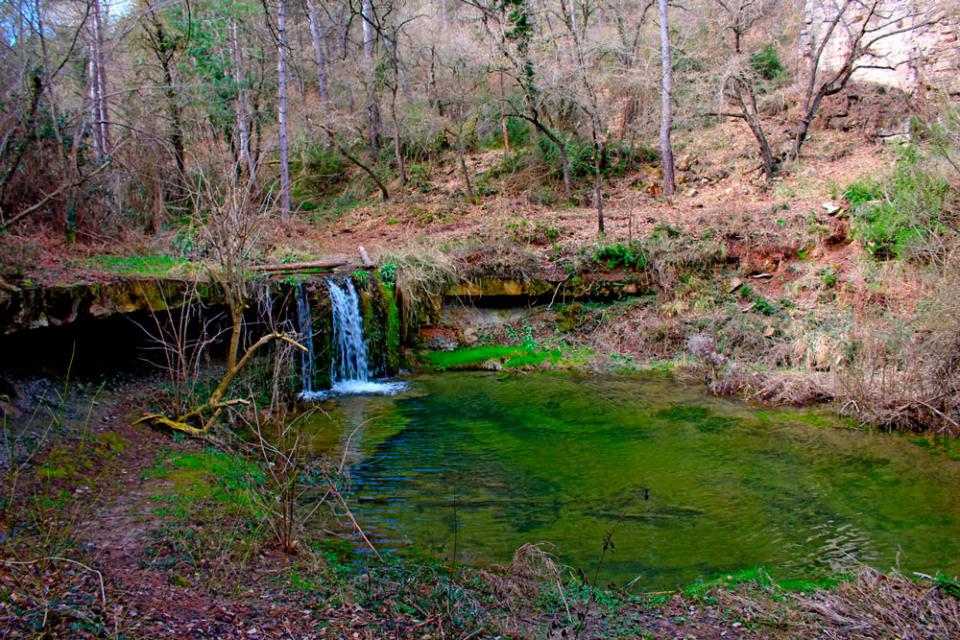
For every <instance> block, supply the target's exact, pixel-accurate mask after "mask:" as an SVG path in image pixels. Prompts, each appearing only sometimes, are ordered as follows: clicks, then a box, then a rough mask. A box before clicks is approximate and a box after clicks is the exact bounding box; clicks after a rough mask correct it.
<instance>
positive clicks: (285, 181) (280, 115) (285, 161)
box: [277, 0, 291, 220]
mask: <svg viewBox="0 0 960 640" xmlns="http://www.w3.org/2000/svg"><path fill="white" fill-rule="evenodd" d="M277 124H278V125H279V133H278V136H279V138H280V140H279V142H280V215H281V216H282V217H283V219H284V220H286V219H288V218H289V217H290V209H291V203H290V159H289V152H288V150H287V0H277Z"/></svg>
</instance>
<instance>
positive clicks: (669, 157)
mask: <svg viewBox="0 0 960 640" xmlns="http://www.w3.org/2000/svg"><path fill="white" fill-rule="evenodd" d="M659 4H660V64H661V67H662V71H661V77H662V83H661V90H660V162H661V164H662V166H663V192H664V193H665V194H666V195H668V196H672V195H673V193H674V191H675V190H676V188H677V187H676V181H675V180H674V177H673V145H672V144H671V143H670V131H671V129H672V128H673V105H672V103H671V95H672V94H673V57H672V56H671V55H670V26H669V22H668V15H667V0H659Z"/></svg>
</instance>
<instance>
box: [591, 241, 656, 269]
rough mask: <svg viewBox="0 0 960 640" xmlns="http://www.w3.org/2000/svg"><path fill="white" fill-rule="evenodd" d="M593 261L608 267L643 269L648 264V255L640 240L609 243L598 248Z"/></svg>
mask: <svg viewBox="0 0 960 640" xmlns="http://www.w3.org/2000/svg"><path fill="white" fill-rule="evenodd" d="M593 261H594V262H596V263H597V264H601V265H603V266H605V267H606V268H607V269H617V268H623V269H637V270H640V269H643V268H645V267H646V266H647V257H646V254H645V253H644V251H643V245H642V244H641V243H640V242H632V243H630V244H624V243H622V242H618V243H616V244H608V245H605V246H602V247H600V248H599V249H597V250H596V251H595V252H594V254H593Z"/></svg>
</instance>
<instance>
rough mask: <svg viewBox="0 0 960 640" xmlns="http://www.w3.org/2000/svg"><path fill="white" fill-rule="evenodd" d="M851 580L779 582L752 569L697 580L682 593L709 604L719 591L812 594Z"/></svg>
mask: <svg viewBox="0 0 960 640" xmlns="http://www.w3.org/2000/svg"><path fill="white" fill-rule="evenodd" d="M850 578H851V576H848V575H843V574H839V575H833V576H828V577H826V578H823V579H821V580H784V581H780V582H778V581H776V580H774V579H773V577H772V576H771V575H770V574H769V573H767V570H766V569H764V568H763V567H750V568H749V569H742V570H740V571H735V572H733V573H725V574H722V575H720V576H717V577H715V578H711V579H707V580H697V581H696V582H694V583H693V584H690V585H687V586H686V587H684V588H683V589H682V590H681V591H682V593H683V595H684V596H685V597H687V598H690V599H691V600H700V601H707V602H709V601H710V600H711V596H710V594H711V593H713V592H715V591H717V590H724V589H734V588H737V587H748V588H760V589H765V590H768V591H772V592H774V593H775V594H779V595H785V594H788V593H810V592H812V591H817V590H821V589H832V588H834V587H836V586H837V585H839V584H842V583H844V582H847V581H848V580H850Z"/></svg>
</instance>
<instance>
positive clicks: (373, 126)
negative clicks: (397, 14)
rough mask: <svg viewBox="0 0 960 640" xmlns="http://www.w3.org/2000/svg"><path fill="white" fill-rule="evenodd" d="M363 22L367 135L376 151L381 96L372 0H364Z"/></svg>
mask: <svg viewBox="0 0 960 640" xmlns="http://www.w3.org/2000/svg"><path fill="white" fill-rule="evenodd" d="M360 18H361V22H362V23H363V65H364V71H365V74H366V83H367V137H368V138H369V140H370V146H371V147H373V150H374V151H379V150H380V140H381V133H380V131H381V125H380V96H379V92H378V91H377V69H376V65H377V61H376V44H377V32H378V31H377V24H376V22H375V20H376V15H375V14H374V10H373V3H372V1H371V0H363V3H362V5H361V9H360Z"/></svg>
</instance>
